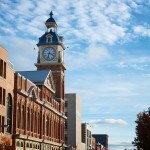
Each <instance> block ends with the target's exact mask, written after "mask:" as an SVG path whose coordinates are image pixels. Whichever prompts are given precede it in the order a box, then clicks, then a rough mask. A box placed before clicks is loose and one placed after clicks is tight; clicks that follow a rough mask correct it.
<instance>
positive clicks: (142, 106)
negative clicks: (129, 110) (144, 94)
mask: <svg viewBox="0 0 150 150" xmlns="http://www.w3.org/2000/svg"><path fill="white" fill-rule="evenodd" d="M149 107H150V105H148V104H136V105H135V108H137V109H140V110H141V111H143V110H146V109H148V108H149Z"/></svg>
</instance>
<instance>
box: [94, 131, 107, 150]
mask: <svg viewBox="0 0 150 150" xmlns="http://www.w3.org/2000/svg"><path fill="white" fill-rule="evenodd" d="M92 136H93V137H94V138H95V139H96V143H98V144H99V145H103V146H104V149H105V150H108V135H107V134H92Z"/></svg>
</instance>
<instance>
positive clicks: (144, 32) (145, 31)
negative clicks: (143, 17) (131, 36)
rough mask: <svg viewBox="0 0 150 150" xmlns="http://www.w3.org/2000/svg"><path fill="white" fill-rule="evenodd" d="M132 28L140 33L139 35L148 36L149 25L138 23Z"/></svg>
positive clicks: (149, 34)
mask: <svg viewBox="0 0 150 150" xmlns="http://www.w3.org/2000/svg"><path fill="white" fill-rule="evenodd" d="M133 30H134V32H135V33H137V34H140V35H141V36H148V37H150V27H145V26H142V25H139V26H135V27H134V28H133Z"/></svg>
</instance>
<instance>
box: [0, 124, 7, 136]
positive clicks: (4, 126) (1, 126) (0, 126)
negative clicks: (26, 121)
mask: <svg viewBox="0 0 150 150" xmlns="http://www.w3.org/2000/svg"><path fill="white" fill-rule="evenodd" d="M8 126H9V125H6V124H5V125H0V128H6V127H8ZM1 136H2V132H1Z"/></svg>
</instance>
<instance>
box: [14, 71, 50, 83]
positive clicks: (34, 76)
mask: <svg viewBox="0 0 150 150" xmlns="http://www.w3.org/2000/svg"><path fill="white" fill-rule="evenodd" d="M17 72H18V73H19V74H21V75H22V76H24V77H25V78H27V79H29V80H30V81H31V82H33V83H35V84H37V83H43V84H44V82H45V80H46V78H47V76H48V75H49V74H50V72H51V71H50V70H38V71H17Z"/></svg>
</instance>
